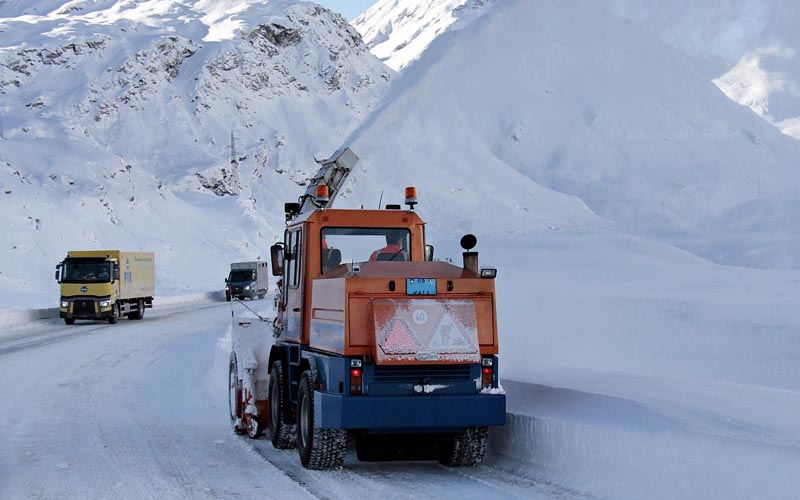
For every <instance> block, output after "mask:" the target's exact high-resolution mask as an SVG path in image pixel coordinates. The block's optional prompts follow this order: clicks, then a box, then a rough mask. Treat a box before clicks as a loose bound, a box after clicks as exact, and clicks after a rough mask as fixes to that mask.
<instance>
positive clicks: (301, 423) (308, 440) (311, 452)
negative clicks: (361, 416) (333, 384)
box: [297, 368, 347, 470]
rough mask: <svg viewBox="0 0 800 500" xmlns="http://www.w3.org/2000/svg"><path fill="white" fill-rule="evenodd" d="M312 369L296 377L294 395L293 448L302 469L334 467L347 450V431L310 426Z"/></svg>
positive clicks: (312, 401)
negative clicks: (296, 383) (296, 393)
mask: <svg viewBox="0 0 800 500" xmlns="http://www.w3.org/2000/svg"><path fill="white" fill-rule="evenodd" d="M316 382H317V376H316V373H315V370H314V369H313V368H312V369H311V370H306V371H305V372H303V375H302V376H301V377H300V390H299V393H298V396H297V450H298V451H299V452H300V462H301V463H302V464H303V467H305V468H306V469H312V470H326V469H338V468H341V466H342V464H344V456H345V453H346V452H347V431H345V430H343V429H320V428H318V427H316V426H315V425H314V387H316Z"/></svg>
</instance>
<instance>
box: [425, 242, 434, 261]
mask: <svg viewBox="0 0 800 500" xmlns="http://www.w3.org/2000/svg"><path fill="white" fill-rule="evenodd" d="M425 261H426V262H433V245H425Z"/></svg>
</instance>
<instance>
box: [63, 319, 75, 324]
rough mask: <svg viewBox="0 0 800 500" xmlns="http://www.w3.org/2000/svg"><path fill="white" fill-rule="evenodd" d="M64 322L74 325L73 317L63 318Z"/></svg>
mask: <svg viewBox="0 0 800 500" xmlns="http://www.w3.org/2000/svg"><path fill="white" fill-rule="evenodd" d="M64 323H66V324H68V325H74V324H75V318H64Z"/></svg>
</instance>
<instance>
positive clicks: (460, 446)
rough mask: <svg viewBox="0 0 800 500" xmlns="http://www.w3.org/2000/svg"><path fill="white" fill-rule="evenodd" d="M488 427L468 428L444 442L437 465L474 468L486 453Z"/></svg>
mask: <svg viewBox="0 0 800 500" xmlns="http://www.w3.org/2000/svg"><path fill="white" fill-rule="evenodd" d="M488 437H489V428H488V427H469V428H467V429H464V430H463V431H461V432H460V433H458V434H457V435H455V436H454V437H452V438H450V440H448V441H445V442H444V443H443V446H442V453H441V456H440V457H439V463H441V464H442V465H445V466H447V467H476V466H478V465H479V464H480V463H481V461H482V460H483V455H484V454H485V453H486V441H487V439H488Z"/></svg>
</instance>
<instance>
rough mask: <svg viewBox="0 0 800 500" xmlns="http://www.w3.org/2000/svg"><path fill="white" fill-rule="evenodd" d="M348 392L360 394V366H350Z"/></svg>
mask: <svg viewBox="0 0 800 500" xmlns="http://www.w3.org/2000/svg"><path fill="white" fill-rule="evenodd" d="M350 394H361V368H350Z"/></svg>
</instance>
